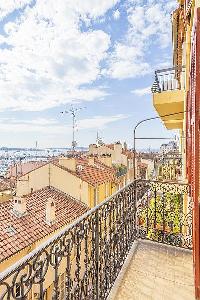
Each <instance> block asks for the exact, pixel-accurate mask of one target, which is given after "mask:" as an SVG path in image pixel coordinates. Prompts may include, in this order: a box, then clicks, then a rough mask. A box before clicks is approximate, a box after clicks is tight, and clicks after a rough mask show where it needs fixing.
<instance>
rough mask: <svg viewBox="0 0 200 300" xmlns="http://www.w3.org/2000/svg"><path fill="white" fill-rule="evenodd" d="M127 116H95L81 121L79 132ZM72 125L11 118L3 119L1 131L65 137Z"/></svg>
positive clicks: (51, 121) (54, 121)
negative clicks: (64, 134)
mask: <svg viewBox="0 0 200 300" xmlns="http://www.w3.org/2000/svg"><path fill="white" fill-rule="evenodd" d="M126 118H127V116H126V115H123V114H119V115H112V116H101V115H99V116H94V117H92V118H87V119H81V120H79V121H78V122H77V129H78V130H88V129H102V128H105V127H106V126H107V125H108V124H111V123H113V122H117V121H120V120H123V119H126ZM71 130H72V127H71V124H66V125H65V124H64V125H63V124H61V123H59V122H58V120H56V119H45V118H36V119H33V120H27V119H25V120H16V119H11V118H1V120H0V131H1V133H7V132H8V133H10V132H12V133H20V134H23V133H26V132H38V133H42V134H51V135H63V132H65V133H71Z"/></svg>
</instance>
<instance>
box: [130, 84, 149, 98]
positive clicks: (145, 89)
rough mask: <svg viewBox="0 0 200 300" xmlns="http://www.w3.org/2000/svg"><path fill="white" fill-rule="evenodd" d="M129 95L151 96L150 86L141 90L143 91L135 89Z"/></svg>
mask: <svg viewBox="0 0 200 300" xmlns="http://www.w3.org/2000/svg"><path fill="white" fill-rule="evenodd" d="M131 93H132V94H135V95H137V96H145V95H149V94H151V86H148V87H146V88H143V89H135V90H133V91H131Z"/></svg>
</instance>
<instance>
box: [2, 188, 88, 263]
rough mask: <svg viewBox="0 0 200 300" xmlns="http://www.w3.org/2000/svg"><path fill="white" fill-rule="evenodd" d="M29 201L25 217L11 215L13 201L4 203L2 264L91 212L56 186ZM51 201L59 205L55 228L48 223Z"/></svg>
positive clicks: (46, 189)
mask: <svg viewBox="0 0 200 300" xmlns="http://www.w3.org/2000/svg"><path fill="white" fill-rule="evenodd" d="M26 198H27V214H26V215H24V216H22V217H21V218H18V217H16V216H15V215H14V214H13V213H12V212H11V210H12V206H13V202H12V201H7V202H4V203H0V211H1V214H0V228H1V230H0V262H1V261H3V260H4V259H7V258H8V257H9V256H10V255H13V254H15V253H16V252H19V251H20V250H22V249H24V248H25V247H27V246H29V245H30V244H31V243H34V242H36V241H37V240H40V239H42V238H44V237H45V236H46V235H48V234H51V233H53V232H54V231H56V230H57V229H59V228H61V227H63V226H64V225H66V224H69V223H71V222H72V221H73V220H75V219H76V218H78V217H79V216H81V215H82V214H83V213H85V212H86V211H87V210H88V209H89V208H88V207H87V206H86V205H85V204H83V203H82V202H80V201H78V200H76V199H74V198H72V197H70V196H68V195H66V194H65V193H63V192H60V191H58V190H56V189H55V188H52V187H45V188H43V189H41V190H39V191H36V192H35V193H32V194H30V195H27V197H26ZM48 198H53V199H54V200H55V203H56V222H55V224H53V225H51V226H49V225H48V224H47V223H46V222H45V212H46V200H47V199H48ZM9 226H12V227H13V228H14V231H15V233H14V234H10V233H9V232H8V228H9Z"/></svg>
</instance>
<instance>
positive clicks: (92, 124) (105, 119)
mask: <svg viewBox="0 0 200 300" xmlns="http://www.w3.org/2000/svg"><path fill="white" fill-rule="evenodd" d="M127 117H128V116H126V115H123V114H119V115H115V116H95V117H93V118H90V119H84V120H80V121H79V122H78V128H79V129H89V128H90V129H91V128H93V129H94V128H96V129H102V128H105V126H106V125H108V124H110V123H113V122H117V121H120V120H124V119H126V118H127Z"/></svg>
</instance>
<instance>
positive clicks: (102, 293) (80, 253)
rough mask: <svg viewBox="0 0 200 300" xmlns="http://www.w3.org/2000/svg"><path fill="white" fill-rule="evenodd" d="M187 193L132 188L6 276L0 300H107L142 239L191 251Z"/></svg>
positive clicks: (147, 185) (0, 282) (157, 186)
mask: <svg viewBox="0 0 200 300" xmlns="http://www.w3.org/2000/svg"><path fill="white" fill-rule="evenodd" d="M187 193H188V186H187V185H180V184H176V185H170V184H165V183H159V182H150V181H142V180H138V181H135V182H133V183H131V184H129V185H127V186H126V187H125V188H123V189H121V190H120V191H118V192H117V193H116V194H115V195H113V196H112V197H110V198H109V199H107V200H105V201H104V202H103V203H101V204H100V205H98V206H96V207H95V208H94V209H92V210H90V211H89V212H87V213H86V214H85V215H83V216H82V217H81V218H79V219H78V220H77V221H76V222H74V223H73V224H71V225H69V226H68V227H67V228H66V229H64V230H63V231H62V232H60V233H59V234H57V235H56V236H54V237H53V238H51V239H49V240H48V241H47V242H46V243H45V244H43V245H41V246H40V247H38V248H37V249H36V250H35V251H33V252H31V253H30V254H29V255H27V256H25V257H24V258H22V259H21V260H20V261H19V262H17V263H16V264H15V265H14V266H12V267H10V268H8V269H7V270H6V271H5V272H3V273H2V274H1V275H0V299H33V297H34V299H35V298H36V299H56V300H57V299H59V300H60V299H74V300H76V299H77V300H80V299H81V300H82V299H83V300H84V299H92V300H94V299H106V298H107V296H108V295H109V292H110V290H111V288H112V286H113V284H114V282H115V279H116V278H117V276H118V274H119V271H120V269H121V267H122V265H123V263H124V260H125V259H126V257H127V254H128V252H129V250H130V248H131V246H132V244H133V242H134V241H135V240H136V239H137V238H147V239H151V240H154V241H158V242H163V243H168V244H172V245H175V246H179V247H186V248H190V247H191V234H192V233H191V209H190V208H188V210H185V209H184V195H187ZM175 195H177V197H176V198H175ZM155 199H156V201H155ZM177 199H179V200H177ZM185 201H187V199H185Z"/></svg>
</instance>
